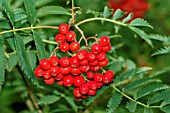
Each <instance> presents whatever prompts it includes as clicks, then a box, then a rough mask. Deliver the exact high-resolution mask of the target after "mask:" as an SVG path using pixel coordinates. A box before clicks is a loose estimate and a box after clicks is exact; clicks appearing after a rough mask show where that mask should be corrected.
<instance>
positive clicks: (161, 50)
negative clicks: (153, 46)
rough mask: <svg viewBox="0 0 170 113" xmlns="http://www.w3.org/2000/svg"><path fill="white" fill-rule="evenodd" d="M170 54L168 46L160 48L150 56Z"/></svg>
mask: <svg viewBox="0 0 170 113" xmlns="http://www.w3.org/2000/svg"><path fill="white" fill-rule="evenodd" d="M167 53H170V46H167V47H163V48H160V49H159V50H157V51H155V52H154V53H153V54H152V56H155V55H161V54H167Z"/></svg>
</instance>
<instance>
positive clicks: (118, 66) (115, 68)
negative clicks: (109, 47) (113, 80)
mask: <svg viewBox="0 0 170 113" xmlns="http://www.w3.org/2000/svg"><path fill="white" fill-rule="evenodd" d="M123 65H124V62H122V61H117V62H114V63H112V64H111V65H109V70H113V71H114V72H115V73H116V72H118V71H120V70H121V69H122V67H123Z"/></svg>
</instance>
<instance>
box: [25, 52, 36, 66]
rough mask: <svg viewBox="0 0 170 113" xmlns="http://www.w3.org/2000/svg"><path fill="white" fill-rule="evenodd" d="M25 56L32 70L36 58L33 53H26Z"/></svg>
mask: <svg viewBox="0 0 170 113" xmlns="http://www.w3.org/2000/svg"><path fill="white" fill-rule="evenodd" d="M27 55H28V60H29V62H30V64H31V67H32V69H34V68H35V67H36V62H37V57H36V55H35V54H34V51H33V50H32V51H27Z"/></svg>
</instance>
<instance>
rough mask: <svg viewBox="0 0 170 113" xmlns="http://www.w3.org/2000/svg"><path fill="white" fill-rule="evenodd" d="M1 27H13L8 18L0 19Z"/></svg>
mask: <svg viewBox="0 0 170 113" xmlns="http://www.w3.org/2000/svg"><path fill="white" fill-rule="evenodd" d="M0 28H1V29H11V26H10V23H9V21H7V20H2V21H0Z"/></svg>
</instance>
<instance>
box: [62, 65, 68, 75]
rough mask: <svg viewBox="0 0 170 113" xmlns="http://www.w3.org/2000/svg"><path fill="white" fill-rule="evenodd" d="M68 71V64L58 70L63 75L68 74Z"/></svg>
mask: <svg viewBox="0 0 170 113" xmlns="http://www.w3.org/2000/svg"><path fill="white" fill-rule="evenodd" d="M70 71H71V67H70V66H68V67H65V68H64V67H60V72H61V73H62V74H64V75H67V74H69V73H70Z"/></svg>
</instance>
